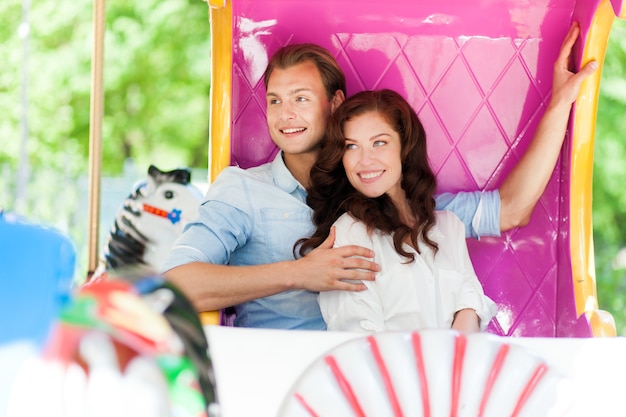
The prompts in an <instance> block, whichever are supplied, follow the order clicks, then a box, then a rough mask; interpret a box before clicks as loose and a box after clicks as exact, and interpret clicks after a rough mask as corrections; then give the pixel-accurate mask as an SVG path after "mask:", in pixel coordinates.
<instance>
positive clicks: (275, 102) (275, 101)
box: [269, 98, 280, 104]
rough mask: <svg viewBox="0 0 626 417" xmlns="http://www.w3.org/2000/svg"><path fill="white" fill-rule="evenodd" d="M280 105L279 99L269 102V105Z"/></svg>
mask: <svg viewBox="0 0 626 417" xmlns="http://www.w3.org/2000/svg"><path fill="white" fill-rule="evenodd" d="M278 103H280V100H278V99H277V98H273V99H271V100H270V101H269V104H278Z"/></svg>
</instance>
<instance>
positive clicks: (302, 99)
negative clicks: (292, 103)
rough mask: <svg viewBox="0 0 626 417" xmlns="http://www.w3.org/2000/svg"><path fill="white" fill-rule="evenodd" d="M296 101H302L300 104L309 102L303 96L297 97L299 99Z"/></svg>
mask: <svg viewBox="0 0 626 417" xmlns="http://www.w3.org/2000/svg"><path fill="white" fill-rule="evenodd" d="M296 101H300V102H302V101H307V100H306V97H302V96H300V97H297V98H296Z"/></svg>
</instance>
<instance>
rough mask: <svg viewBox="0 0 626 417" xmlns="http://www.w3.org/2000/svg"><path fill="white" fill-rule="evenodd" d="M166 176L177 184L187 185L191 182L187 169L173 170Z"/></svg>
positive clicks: (189, 172) (189, 171)
mask: <svg viewBox="0 0 626 417" xmlns="http://www.w3.org/2000/svg"><path fill="white" fill-rule="evenodd" d="M168 174H171V175H172V181H174V182H177V183H179V184H183V185H187V184H189V183H190V182H191V170H190V169H189V168H179V169H175V170H173V171H170V172H169V173H168Z"/></svg>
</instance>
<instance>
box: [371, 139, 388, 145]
mask: <svg viewBox="0 0 626 417" xmlns="http://www.w3.org/2000/svg"><path fill="white" fill-rule="evenodd" d="M386 143H387V142H385V141H384V140H377V141H375V142H374V145H373V146H383V145H384V144H386Z"/></svg>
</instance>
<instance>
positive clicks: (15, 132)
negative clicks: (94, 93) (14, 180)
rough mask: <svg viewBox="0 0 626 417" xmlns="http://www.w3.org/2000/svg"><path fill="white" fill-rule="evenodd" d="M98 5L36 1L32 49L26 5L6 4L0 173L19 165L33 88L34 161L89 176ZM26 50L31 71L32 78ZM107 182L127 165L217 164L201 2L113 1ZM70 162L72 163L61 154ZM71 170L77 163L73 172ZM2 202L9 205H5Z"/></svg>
mask: <svg viewBox="0 0 626 417" xmlns="http://www.w3.org/2000/svg"><path fill="white" fill-rule="evenodd" d="M92 7H93V2H92V1H87V0H76V1H64V2H50V1H37V2H32V4H31V8H30V11H29V13H28V20H29V23H30V33H29V36H28V38H27V40H28V48H27V49H25V48H24V43H23V42H22V39H20V36H19V33H18V32H19V27H20V20H21V14H22V7H21V2H19V1H18V0H10V1H8V2H6V1H3V2H1V3H0V16H1V17H0V21H1V24H0V45H2V49H1V50H0V59H1V62H3V67H4V68H3V71H2V72H0V93H2V94H1V95H0V112H1V113H2V114H3V115H4V117H2V118H1V119H0V135H1V136H2V138H3V143H4V142H7V144H8V146H5V147H2V148H1V149H0V165H5V164H8V165H9V166H11V167H12V169H13V170H16V169H17V164H18V163H19V161H18V159H17V158H16V156H17V155H19V147H20V143H21V142H20V138H21V129H20V120H21V118H22V116H24V114H23V113H22V108H21V106H20V102H21V86H22V84H23V83H27V85H28V96H27V99H28V101H27V103H28V113H27V116H28V119H27V120H28V131H29V137H28V141H27V143H28V159H29V162H30V165H31V166H33V167H39V166H47V167H49V168H56V169H59V170H61V171H65V172H66V173H67V174H69V175H70V176H71V177H78V176H81V175H84V174H86V173H87V161H88V154H89V125H90V90H91V59H92V56H91V54H92V49H93V29H92V24H93V9H92ZM25 50H27V51H28V52H27V61H26V65H27V67H28V70H27V71H23V69H24V62H25V61H23V56H24V53H23V52H24V51H25ZM104 56H105V59H104V69H103V74H104V75H103V77H104V91H105V95H104V118H103V128H102V131H103V133H102V148H103V156H102V170H103V174H117V173H120V172H121V171H122V168H123V164H124V161H125V160H126V159H127V158H134V159H135V161H136V162H137V163H138V164H139V165H146V166H147V165H148V164H150V163H154V164H157V165H159V166H162V167H163V168H175V167H178V166H194V167H206V166H207V165H208V158H207V153H208V151H207V149H208V147H207V146H208V93H209V79H210V36H209V22H208V7H207V4H206V3H205V2H203V1H202V0H167V1H162V0H143V1H141V2H127V1H124V0H109V1H107V2H106V34H105V47H104ZM64 153H65V154H71V155H72V156H73V158H72V159H71V161H68V160H67V159H66V158H60V157H59V155H60V154H64ZM68 162H69V164H70V165H68ZM0 204H2V203H0Z"/></svg>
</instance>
